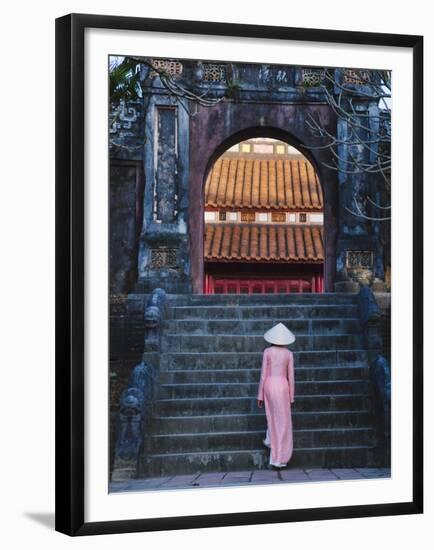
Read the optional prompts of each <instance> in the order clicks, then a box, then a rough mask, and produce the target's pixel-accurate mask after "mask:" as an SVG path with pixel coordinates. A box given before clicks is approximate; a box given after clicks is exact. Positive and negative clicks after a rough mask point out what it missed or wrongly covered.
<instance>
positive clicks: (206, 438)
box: [147, 428, 374, 454]
mask: <svg viewBox="0 0 434 550" xmlns="http://www.w3.org/2000/svg"><path fill="white" fill-rule="evenodd" d="M264 436H265V434H264V431H263V430H254V431H242V432H218V433H216V432H205V433H185V434H181V433H177V434H168V435H167V434H163V435H161V434H160V435H154V436H152V437H150V438H149V440H148V445H149V446H148V449H147V450H148V452H150V453H158V454H163V453H195V452H203V451H207V450H212V451H241V450H246V449H257V448H258V447H259V446H260V445H261V442H262V440H263V438H264ZM373 437H374V430H373V429H372V428H325V429H317V428H309V429H303V430H294V449H299V448H305V449H311V448H317V447H340V446H351V445H369V444H372V443H373Z"/></svg>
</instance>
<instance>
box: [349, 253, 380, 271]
mask: <svg viewBox="0 0 434 550" xmlns="http://www.w3.org/2000/svg"><path fill="white" fill-rule="evenodd" d="M373 264H374V255H373V253H372V251H370V250H347V268H349V269H369V268H371V267H372V266H373Z"/></svg>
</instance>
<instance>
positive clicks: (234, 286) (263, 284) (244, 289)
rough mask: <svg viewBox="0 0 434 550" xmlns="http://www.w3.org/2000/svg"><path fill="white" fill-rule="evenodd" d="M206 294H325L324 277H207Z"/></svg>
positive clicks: (207, 275)
mask: <svg viewBox="0 0 434 550" xmlns="http://www.w3.org/2000/svg"><path fill="white" fill-rule="evenodd" d="M204 292H205V294H279V293H284V294H287V293H291V292H324V280H323V276H322V275H314V276H312V277H310V278H306V279H301V278H299V279H296V278H293V279H277V278H274V279H236V278H232V277H230V278H229V277H228V278H225V277H218V276H217V277H214V276H213V275H209V274H206V275H205V288H204Z"/></svg>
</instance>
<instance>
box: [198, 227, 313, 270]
mask: <svg viewBox="0 0 434 550" xmlns="http://www.w3.org/2000/svg"><path fill="white" fill-rule="evenodd" d="M205 259H206V260H213V261H215V260H234V261H239V260H260V261H263V260H272V261H285V262H288V261H293V262H300V261H302V262H322V261H324V243H323V227H322V226H320V225H302V226H300V225H273V224H229V223H207V224H205Z"/></svg>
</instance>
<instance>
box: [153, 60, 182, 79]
mask: <svg viewBox="0 0 434 550" xmlns="http://www.w3.org/2000/svg"><path fill="white" fill-rule="evenodd" d="M152 65H153V67H155V68H156V69H158V70H159V71H164V72H165V73H167V74H169V75H170V76H173V77H175V78H176V77H177V76H181V75H182V70H183V67H182V63H181V62H179V61H168V60H167V59H154V60H153V61H152ZM157 74H158V73H157V71H152V72H151V76H157Z"/></svg>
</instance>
